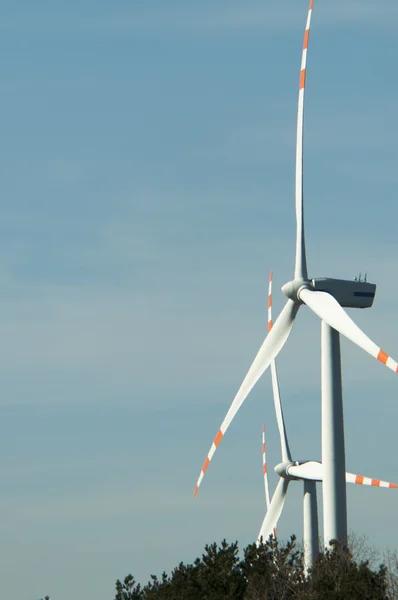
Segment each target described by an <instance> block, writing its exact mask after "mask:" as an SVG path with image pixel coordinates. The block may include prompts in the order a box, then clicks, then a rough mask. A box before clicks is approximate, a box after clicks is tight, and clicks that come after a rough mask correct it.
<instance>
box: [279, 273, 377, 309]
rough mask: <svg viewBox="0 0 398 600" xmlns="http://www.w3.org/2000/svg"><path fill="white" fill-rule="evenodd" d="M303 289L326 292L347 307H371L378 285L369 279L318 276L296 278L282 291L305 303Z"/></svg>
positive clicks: (286, 284) (294, 299) (295, 300)
mask: <svg viewBox="0 0 398 600" xmlns="http://www.w3.org/2000/svg"><path fill="white" fill-rule="evenodd" d="M303 290H311V291H314V292H326V293H328V294H330V295H331V296H333V298H335V300H337V302H338V303H339V304H340V306H344V307H346V308H370V307H371V306H372V304H373V301H374V298H375V295H376V285H375V284H374V283H369V282H368V281H361V280H357V279H356V280H354V281H350V280H345V279H332V278H331V277H318V278H315V279H311V280H305V279H294V280H293V281H289V282H288V283H285V285H284V286H282V292H283V293H284V294H285V296H287V297H288V298H290V299H291V300H293V302H297V303H299V304H302V303H303V300H302V299H301V298H300V293H301V292H302V291H303Z"/></svg>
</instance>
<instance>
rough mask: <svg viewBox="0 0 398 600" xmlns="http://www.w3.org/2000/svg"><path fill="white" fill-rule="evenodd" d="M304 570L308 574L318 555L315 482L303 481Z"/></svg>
mask: <svg viewBox="0 0 398 600" xmlns="http://www.w3.org/2000/svg"><path fill="white" fill-rule="evenodd" d="M303 509H304V520H303V523H304V532H303V534H304V535H303V544H304V569H305V572H306V573H308V569H310V568H311V567H312V565H313V563H314V561H315V560H316V559H317V557H318V554H319V531H318V501H317V496H316V482H315V481H308V480H307V481H304V501H303Z"/></svg>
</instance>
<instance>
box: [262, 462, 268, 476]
mask: <svg viewBox="0 0 398 600" xmlns="http://www.w3.org/2000/svg"><path fill="white" fill-rule="evenodd" d="M263 471H264V475H266V474H267V465H266V464H265V465H264V467H263Z"/></svg>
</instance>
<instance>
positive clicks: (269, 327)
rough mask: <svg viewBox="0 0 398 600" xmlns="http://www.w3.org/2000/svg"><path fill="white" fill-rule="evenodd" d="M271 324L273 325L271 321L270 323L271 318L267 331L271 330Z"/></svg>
mask: <svg viewBox="0 0 398 600" xmlns="http://www.w3.org/2000/svg"><path fill="white" fill-rule="evenodd" d="M272 326H273V323H272V320H271V321H269V322H268V332H270V331H271V329H272Z"/></svg>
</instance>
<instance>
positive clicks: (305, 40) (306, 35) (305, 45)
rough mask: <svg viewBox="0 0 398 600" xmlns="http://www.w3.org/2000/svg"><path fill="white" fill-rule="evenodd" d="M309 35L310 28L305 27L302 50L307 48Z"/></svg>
mask: <svg viewBox="0 0 398 600" xmlns="http://www.w3.org/2000/svg"><path fill="white" fill-rule="evenodd" d="M309 37H310V30H309V29H306V31H305V35H304V50H307V48H308V40H309Z"/></svg>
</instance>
